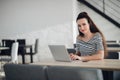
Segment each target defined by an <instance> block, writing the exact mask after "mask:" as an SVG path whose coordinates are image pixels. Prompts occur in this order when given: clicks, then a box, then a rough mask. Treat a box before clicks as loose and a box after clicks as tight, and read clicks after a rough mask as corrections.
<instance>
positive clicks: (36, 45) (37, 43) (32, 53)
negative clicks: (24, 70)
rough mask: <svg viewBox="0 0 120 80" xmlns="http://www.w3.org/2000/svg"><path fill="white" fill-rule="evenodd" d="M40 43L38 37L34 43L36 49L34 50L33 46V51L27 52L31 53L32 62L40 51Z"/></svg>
mask: <svg viewBox="0 0 120 80" xmlns="http://www.w3.org/2000/svg"><path fill="white" fill-rule="evenodd" d="M38 45H39V39H36V40H35V45H34V51H32V48H31V51H30V52H27V53H26V54H30V57H31V63H33V55H34V54H36V53H38Z"/></svg>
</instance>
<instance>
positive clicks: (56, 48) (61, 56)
mask: <svg viewBox="0 0 120 80" xmlns="http://www.w3.org/2000/svg"><path fill="white" fill-rule="evenodd" d="M48 47H49V49H50V51H51V53H52V55H53V57H54V59H55V60H56V61H65V62H71V61H72V60H71V58H70V56H69V53H68V51H67V49H66V47H65V45H48Z"/></svg>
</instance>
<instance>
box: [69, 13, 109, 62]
mask: <svg viewBox="0 0 120 80" xmlns="http://www.w3.org/2000/svg"><path fill="white" fill-rule="evenodd" d="M76 22H77V25H78V31H79V35H78V36H77V43H76V54H70V57H71V59H73V60H76V59H78V60H82V61H89V60H102V59H104V58H105V57H106V56H107V50H106V44H105V39H104V36H103V34H102V32H101V31H100V30H99V29H98V28H97V26H96V25H95V24H94V22H93V21H92V20H91V18H90V17H89V16H88V14H87V13H86V12H82V13H80V14H79V15H78V17H77V19H76Z"/></svg>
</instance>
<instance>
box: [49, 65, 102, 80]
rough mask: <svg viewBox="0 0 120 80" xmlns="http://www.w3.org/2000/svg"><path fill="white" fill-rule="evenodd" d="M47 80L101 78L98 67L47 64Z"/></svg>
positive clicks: (97, 79) (99, 79) (93, 79)
mask: <svg viewBox="0 0 120 80" xmlns="http://www.w3.org/2000/svg"><path fill="white" fill-rule="evenodd" d="M47 75H48V80H103V76H102V72H101V70H100V69H89V68H80V67H65V66H64V67H62V66H48V68H47Z"/></svg>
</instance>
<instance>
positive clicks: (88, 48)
mask: <svg viewBox="0 0 120 80" xmlns="http://www.w3.org/2000/svg"><path fill="white" fill-rule="evenodd" d="M76 42H77V43H76V51H77V52H78V51H79V52H80V53H81V56H86V55H92V54H95V53H96V52H97V51H98V50H104V47H103V43H102V37H101V35H100V33H96V34H95V35H94V36H93V37H92V38H91V39H90V40H89V41H87V42H85V41H83V40H78V39H77V41H76Z"/></svg>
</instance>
